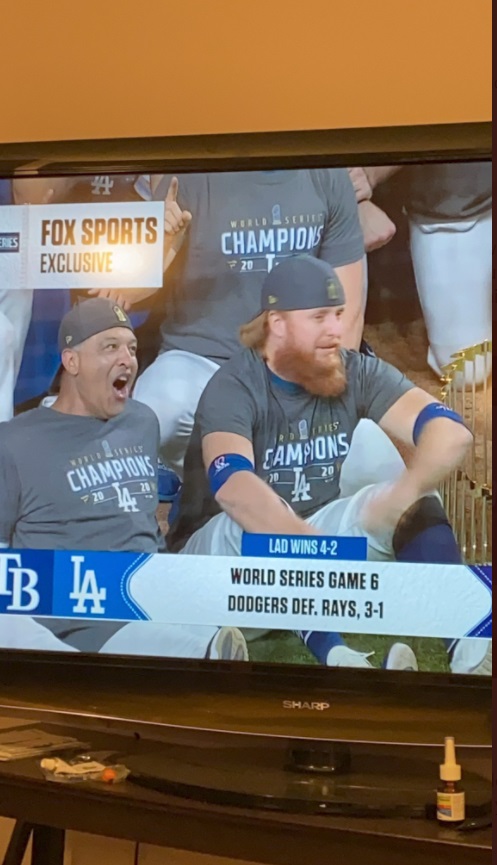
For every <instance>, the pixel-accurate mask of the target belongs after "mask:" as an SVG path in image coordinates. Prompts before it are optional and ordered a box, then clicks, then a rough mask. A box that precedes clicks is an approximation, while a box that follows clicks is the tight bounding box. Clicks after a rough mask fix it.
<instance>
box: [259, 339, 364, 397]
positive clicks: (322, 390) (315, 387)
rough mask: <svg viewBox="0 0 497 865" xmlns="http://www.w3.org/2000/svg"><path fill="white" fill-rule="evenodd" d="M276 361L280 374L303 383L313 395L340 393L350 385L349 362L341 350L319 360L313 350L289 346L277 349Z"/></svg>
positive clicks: (277, 370) (275, 364) (330, 395)
mask: <svg viewBox="0 0 497 865" xmlns="http://www.w3.org/2000/svg"><path fill="white" fill-rule="evenodd" d="M273 363H274V368H275V372H276V373H277V374H278V375H281V376H282V377H283V378H286V379H288V381H292V382H294V384H299V385H300V386H301V387H303V388H305V390H306V391H308V393H310V394H312V395H313V396H324V397H337V396H340V395H341V394H342V393H343V392H344V390H345V388H346V387H347V377H346V375H345V366H344V363H343V360H342V356H341V354H340V352H339V351H336V352H333V354H329V355H327V357H325V358H323V359H322V360H318V359H317V358H316V356H315V354H314V352H313V351H303V350H302V349H298V348H297V347H296V346H286V347H285V348H280V349H278V350H277V351H276V352H275V355H274V361H273Z"/></svg>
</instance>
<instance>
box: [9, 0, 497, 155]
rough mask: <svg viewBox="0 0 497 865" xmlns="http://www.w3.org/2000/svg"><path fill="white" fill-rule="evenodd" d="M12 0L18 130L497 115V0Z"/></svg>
mask: <svg viewBox="0 0 497 865" xmlns="http://www.w3.org/2000/svg"><path fill="white" fill-rule="evenodd" d="M3 5H4V7H5V8H3V9H2V49H1V54H0V71H1V72H2V75H1V80H2V108H1V113H0V141H3V142H8V141H11V142H12V141H36V140H63V139H71V138H104V137H128V136H153V135H171V134H194V133H215V132H239V131H264V130H266V131H267V130H276V129H278V130H285V129H319V128H340V127H360V126H385V125H386V126H389V125H404V124H417V123H451V122H460V121H482V120H489V119H490V117H491V96H492V89H491V81H492V77H491V62H490V54H491V41H490V40H491V8H492V3H491V0H472V2H468V0H457V2H454V0H403V2H399V0H373V2H372V0H354V2H343V3H338V2H331V0H314V2H313V3H312V4H308V3H305V2H292V0H246V2H242V0H232V2H231V3H229V2H227V0H208V2H206V0H181V2H178V3H167V2H164V0H141V2H136V3H133V2H131V3H130V4H125V3H124V2H123V0H85V3H84V4H82V5H77V4H74V3H71V2H68V0H52V2H51V3H50V4H47V3H35V2H33V0H15V2H9V3H5V4H3ZM133 7H134V10H135V11H134V12H132V13H130V12H129V11H127V10H129V9H131V10H133Z"/></svg>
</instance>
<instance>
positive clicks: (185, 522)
mask: <svg viewBox="0 0 497 865" xmlns="http://www.w3.org/2000/svg"><path fill="white" fill-rule="evenodd" d="M351 161H352V162H353V163H354V164H352V165H351V166H350V167H343V165H342V166H341V167H336V166H333V164H326V162H325V161H323V166H322V167H313V168H299V167H298V166H296V167H292V168H284V169H279V170H244V171H241V170H240V171H207V172H206V171H200V172H199V171H195V172H188V173H186V172H184V171H183V172H182V171H178V172H176V173H174V172H172V171H170V170H169V168H170V166H168V171H167V173H160V172H159V171H157V172H156V173H153V174H139V173H135V174H126V175H125V174H116V173H114V174H113V173H112V172H110V173H108V174H98V175H95V174H93V175H90V174H85V175H78V176H74V175H70V176H54V177H47V176H43V177H14V178H12V177H9V178H8V177H5V178H4V179H2V180H0V201H1V208H0V421H1V423H0V546H1V547H2V549H1V551H0V647H1V648H2V649H3V650H9V651H12V650H16V651H19V653H20V656H21V654H22V653H26V657H27V656H28V655H27V653H28V652H31V653H32V652H37V653H47V657H48V656H49V655H50V654H51V653H65V654H67V653H73V654H75V653H80V654H81V653H82V654H84V655H87V656H96V655H100V656H107V657H109V658H129V663H130V664H133V663H138V659H139V658H141V659H142V660H143V659H150V658H162V659H185V660H187V659H190V660H191V659H196V660H205V661H206V662H209V661H214V660H216V661H230V662H239V663H240V665H243V664H244V663H245V664H246V662H247V661H250V662H252V664H253V665H254V666H255V667H257V666H258V665H261V667H262V665H271V664H277V665H288V669H290V668H291V667H292V666H293V667H295V666H299V667H301V666H303V665H308V666H314V667H316V666H317V667H322V668H326V667H328V668H330V670H332V668H338V667H347V668H362V669H364V670H370V671H374V670H375V669H377V670H378V671H381V675H382V676H384V677H385V680H386V677H388V675H389V674H390V673H391V672H392V671H397V672H404V673H405V675H406V676H408V675H413V674H414V673H416V672H419V673H423V672H424V673H430V674H449V673H450V674H457V675H460V676H461V678H462V677H464V676H471V675H478V676H489V675H490V673H491V614H490V610H491V562H492V550H491V532H490V517H491V504H492V480H491V442H492V429H491V412H490V407H491V397H492V368H491V346H492V333H491V320H492V319H491V277H492V266H491V256H492V243H491V228H492V198H491V163H490V162H489V161H486V160H485V161H483V160H481V161H465V162H461V161H453V162H433V161H431V162H427V161H424V162H423V163H421V162H419V161H418V162H411V163H406V160H405V159H404V160H403V161H402V162H400V161H399V162H397V163H395V164H391V165H370V164H364V165H361V166H359V165H357V164H355V163H356V161H357V160H355V161H354V160H351ZM206 666H207V667H208V663H207V664H206ZM280 668H281V667H280ZM240 669H242V666H241V667H240ZM331 675H332V673H331V672H330V677H331ZM371 675H373V672H371ZM377 675H380V673H378V674H377ZM330 681H332V680H331V678H330Z"/></svg>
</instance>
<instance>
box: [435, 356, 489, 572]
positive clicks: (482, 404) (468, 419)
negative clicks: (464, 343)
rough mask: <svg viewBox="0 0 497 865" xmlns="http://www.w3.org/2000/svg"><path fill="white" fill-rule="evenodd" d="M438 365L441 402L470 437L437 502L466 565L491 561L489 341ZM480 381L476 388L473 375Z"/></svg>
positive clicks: (483, 563)
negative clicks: (467, 448)
mask: <svg viewBox="0 0 497 865" xmlns="http://www.w3.org/2000/svg"><path fill="white" fill-rule="evenodd" d="M452 357H453V361H452V362H451V363H450V364H447V365H446V366H445V367H443V369H442V392H441V401H442V402H443V403H445V405H447V406H449V407H450V408H451V409H453V410H454V411H457V412H459V414H460V415H461V416H462V417H463V418H464V421H465V423H466V424H467V426H468V427H469V429H470V430H471V431H472V433H473V435H474V439H473V444H472V446H471V449H470V451H469V453H468V455H467V457H466V460H465V463H464V465H463V466H462V468H460V469H458V470H457V471H455V472H453V473H452V474H451V476H450V477H448V478H447V479H446V480H445V481H444V483H443V484H442V487H441V491H440V492H441V495H442V499H443V503H444V506H445V509H446V511H447V514H448V516H449V519H450V521H451V524H452V527H453V529H454V532H455V534H456V537H457V540H458V543H459V545H460V548H461V552H462V555H463V557H464V559H465V561H466V562H467V564H478V565H489V564H491V562H492V412H491V407H492V383H491V375H490V371H491V358H492V341H491V340H485V341H484V342H481V343H479V344H477V345H472V346H470V347H469V348H465V349H462V350H461V351H459V352H457V353H456V354H454V355H452ZM477 377H478V379H479V380H480V381H481V380H482V384H481V385H480V386H479V387H477V386H476V379H477Z"/></svg>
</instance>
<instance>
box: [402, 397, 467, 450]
mask: <svg viewBox="0 0 497 865" xmlns="http://www.w3.org/2000/svg"><path fill="white" fill-rule="evenodd" d="M437 417H446V418H449V420H453V421H454V422H455V423H461V424H462V425H463V426H466V424H465V423H464V420H463V419H462V417H461V415H460V414H458V413H457V412H456V411H454V410H453V409H451V408H449V407H448V406H447V405H443V403H441V402H430V403H429V405H425V407H424V408H422V409H421V411H420V413H419V414H418V416H417V418H416V420H415V422H414V429H413V431H412V440H413V442H414V444H415V445H417V443H418V439H419V436H420V435H421V431H422V430H423V428H424V427H425V425H426V424H427V423H429V421H431V420H434V418H437Z"/></svg>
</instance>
